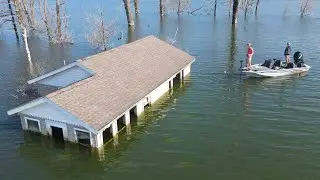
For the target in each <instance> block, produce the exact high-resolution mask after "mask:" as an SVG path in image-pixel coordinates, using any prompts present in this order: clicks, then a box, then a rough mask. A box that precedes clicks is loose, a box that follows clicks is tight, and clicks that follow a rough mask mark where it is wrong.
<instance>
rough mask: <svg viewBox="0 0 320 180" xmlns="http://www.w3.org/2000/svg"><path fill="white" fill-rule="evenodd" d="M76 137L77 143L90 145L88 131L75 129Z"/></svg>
mask: <svg viewBox="0 0 320 180" xmlns="http://www.w3.org/2000/svg"><path fill="white" fill-rule="evenodd" d="M75 134H76V138H77V141H78V143H80V144H83V145H86V146H90V145H91V141H90V133H89V132H86V131H82V130H75Z"/></svg>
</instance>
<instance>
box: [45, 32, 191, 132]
mask: <svg viewBox="0 0 320 180" xmlns="http://www.w3.org/2000/svg"><path fill="white" fill-rule="evenodd" d="M193 60H194V58H193V57H192V56H190V55H188V54H187V53H185V52H183V51H181V50H179V49H177V48H175V47H173V46H171V45H169V44H167V43H165V42H163V41H161V40H159V39H158V38H156V37H154V36H148V37H146V38H143V39H140V40H137V41H134V42H132V43H129V44H126V45H123V46H120V47H117V48H114V49H111V50H109V51H105V52H102V53H99V54H97V55H94V56H91V57H87V58H85V60H84V61H81V63H82V64H83V65H84V66H86V67H88V68H89V69H91V70H92V71H94V72H95V73H96V74H95V75H94V76H93V77H90V78H88V79H85V80H82V81H80V82H78V83H75V84H73V85H71V86H68V87H66V88H63V89H61V90H59V91H56V92H54V93H51V94H49V95H47V98H49V99H51V100H52V101H53V102H55V103H56V104H57V105H59V106H60V107H61V108H63V109H65V110H66V111H68V112H70V113H71V114H73V115H75V116H77V117H78V118H79V119H81V120H83V121H84V122H86V123H87V124H88V125H89V126H91V127H92V128H94V129H96V130H97V131H99V130H100V129H102V128H103V127H105V126H106V125H107V124H109V123H110V122H111V121H113V120H114V119H116V118H117V117H118V116H119V115H121V114H122V113H123V112H125V111H126V110H128V109H129V108H130V107H132V106H133V105H134V104H135V103H137V102H138V101H139V100H141V99H142V98H143V97H145V96H146V95H148V94H149V93H150V92H151V91H152V90H154V89H155V88H157V87H158V86H159V85H161V84H162V83H163V82H165V81H166V80H168V79H169V78H170V77H172V76H173V75H174V74H176V73H177V72H179V71H180V70H181V69H182V68H184V67H185V66H187V65H188V64H190V63H191V62H192V61H193Z"/></svg>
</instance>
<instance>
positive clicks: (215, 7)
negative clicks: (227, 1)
mask: <svg viewBox="0 0 320 180" xmlns="http://www.w3.org/2000/svg"><path fill="white" fill-rule="evenodd" d="M217 3H218V0H214V13H213V14H214V16H216V15H217Z"/></svg>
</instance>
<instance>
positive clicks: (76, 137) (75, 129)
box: [73, 128, 92, 146]
mask: <svg viewBox="0 0 320 180" xmlns="http://www.w3.org/2000/svg"><path fill="white" fill-rule="evenodd" d="M76 131H81V132H85V133H89V137H90V146H92V137H91V132H90V131H88V130H84V129H79V128H73V133H74V139H75V140H76V142H77V143H79V142H78V136H77V132H76Z"/></svg>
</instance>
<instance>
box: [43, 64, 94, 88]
mask: <svg viewBox="0 0 320 180" xmlns="http://www.w3.org/2000/svg"><path fill="white" fill-rule="evenodd" d="M90 76H91V74H90V73H89V72H87V71H86V70H84V69H82V68H81V67H79V66H74V67H71V68H69V69H67V70H65V71H62V72H59V73H57V74H55V75H52V76H49V77H47V78H45V79H42V80H40V81H38V82H37V83H39V84H45V85H50V86H57V87H66V86H68V85H70V84H72V83H75V82H78V81H80V80H82V79H85V78H88V77H90Z"/></svg>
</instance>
